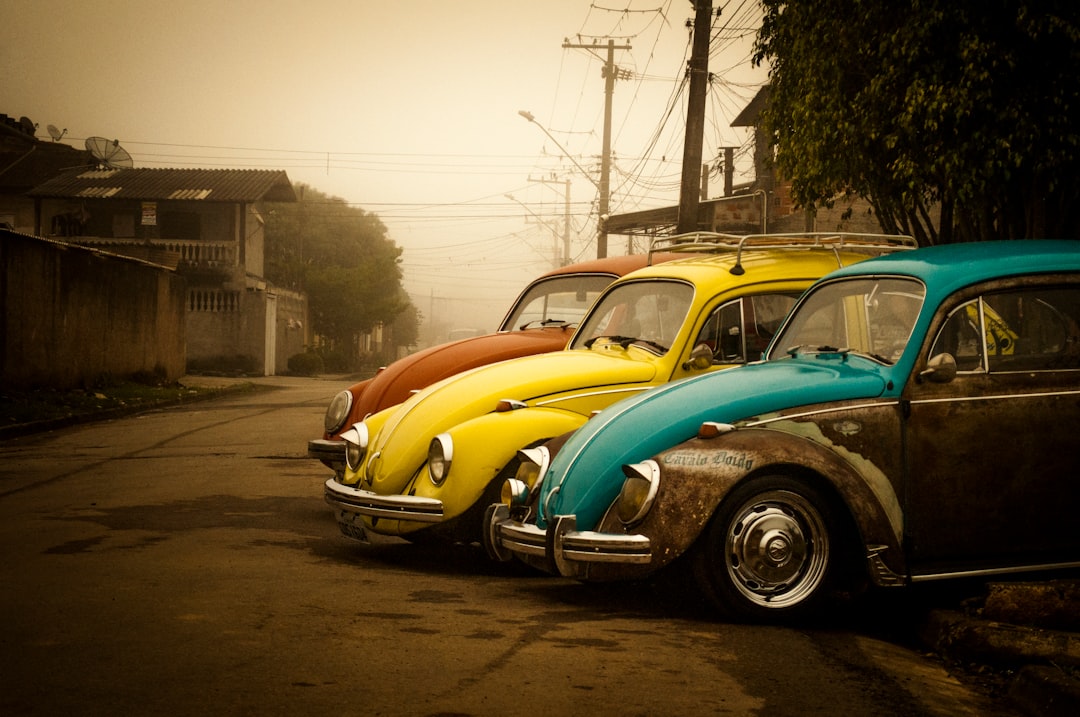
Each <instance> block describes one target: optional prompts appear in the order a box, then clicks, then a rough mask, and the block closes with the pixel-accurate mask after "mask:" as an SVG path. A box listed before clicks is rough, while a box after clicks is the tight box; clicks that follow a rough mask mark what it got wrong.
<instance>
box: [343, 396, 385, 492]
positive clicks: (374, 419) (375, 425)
mask: <svg viewBox="0 0 1080 717" xmlns="http://www.w3.org/2000/svg"><path fill="white" fill-rule="evenodd" d="M397 409H398V406H391V407H390V408H387V409H384V410H382V411H379V412H378V413H375V414H372V415H370V416H368V417H367V418H365V419H364V425H365V426H367V430H368V440H369V444H368V450H369V451H370V450H371V445H372V444H374V443H375V439H376V437H377V436H378V435H379V431H381V430H382V427H383V426H384V425H386V422H387V421H388V420H390V417H391V416H392V415H393V414H394V412H395V411H396V410H397ZM349 428H352V424H350V425H349V426H347V427H346V428H345V429H343V430H342V432H343V433H344V432H345V431H346V430H348V429H349ZM368 458H370V455H367V456H364V460H363V461H362V462H361V464H360V470H358V471H354V470H349V468H348V467H346V468H345V473H344V475H343V476H342V479H341V482H342V483H343V484H344V485H351V486H355V485H356V484H357V483H359V482H360V479H361V478H362V477H363V475H364V472H365V468H366V466H367V461H368Z"/></svg>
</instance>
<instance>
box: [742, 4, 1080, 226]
mask: <svg viewBox="0 0 1080 717" xmlns="http://www.w3.org/2000/svg"><path fill="white" fill-rule="evenodd" d="M761 2H762V6H763V8H764V20H763V23H762V27H761V30H760V31H759V34H758V38H757V44H756V47H755V52H754V62H755V63H758V64H761V63H764V62H768V64H769V66H770V95H769V105H768V106H767V107H766V109H765V110H764V112H763V122H764V128H765V131H766V134H767V135H768V136H769V137H770V139H771V141H772V143H773V148H774V152H775V161H776V166H777V169H778V170H779V171H780V173H781V174H783V175H784V176H786V177H789V178H790V179H791V181H792V191H793V193H794V198H795V201H796V202H797V203H799V204H800V205H802V206H806V207H814V206H819V205H826V206H828V205H830V204H831V202H832V201H833V200H834V199H835V198H836V197H837V196H840V195H848V196H851V195H854V196H858V197H862V198H864V199H866V200H868V201H869V202H870V204H871V206H872V207H873V209H874V211H875V213H876V214H877V215H878V218H879V220H880V222H881V224H882V227H883V228H884V229H886V230H887V231H903V232H906V233H911V234H914V235H915V236H916V238H917V239H918V240H919V242H920V243H921V244H934V243H947V242H951V241H974V240H981V239H994V238H1002V239H1005V238H1025V237H1038V236H1047V237H1062V238H1080V172H1078V169H1080V162H1078V160H1080V114H1078V113H1080V83H1078V82H1077V81H1076V73H1077V69H1076V68H1077V67H1080V3H1076V2H1075V0H817V1H816V2H790V1H788V0H761Z"/></svg>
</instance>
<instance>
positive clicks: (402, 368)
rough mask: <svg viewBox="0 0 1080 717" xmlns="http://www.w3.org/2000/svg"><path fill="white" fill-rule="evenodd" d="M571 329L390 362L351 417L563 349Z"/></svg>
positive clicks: (508, 334) (437, 349) (507, 335)
mask: <svg viewBox="0 0 1080 717" xmlns="http://www.w3.org/2000/svg"><path fill="white" fill-rule="evenodd" d="M573 333H574V331H573V328H570V327H566V328H545V329H525V330H523V331H503V332H500V333H496V334H487V335H484V336H475V337H471V338H467V339H461V340H460V341H451V342H450V343H445V344H440V345H438V346H432V347H431V348H428V349H424V350H423V351H418V352H416V353H414V354H410V355H408V356H406V357H404V358H401V359H398V360H397V361H394V362H393V363H392V364H390V365H389V366H387V367H386V368H384V369H383V370H382V371H380V372H379V373H378V374H376V375H375V377H374V378H373V379H372V380H371V383H370V384H369V385H368V386H367V387H366V389H365V390H364V392H363V393H362V394H361V395H360V396H359V397H358V399H357V408H356V409H355V410H354V415H357V416H361V417H362V416H366V415H368V414H372V413H378V412H379V411H381V410H383V409H384V408H389V407H390V406H396V405H397V404H399V403H402V402H403V401H405V400H406V399H407V398H409V396H411V395H412V393H413V391H416V390H418V389H421V388H424V387H426V386H430V385H431V384H433V383H436V382H437V381H441V380H443V379H444V378H447V377H449V376H453V375H454V374H456V373H461V372H462V371H467V370H469V369H472V368H476V367H477V366H484V365H486V364H489V363H494V362H496V361H505V360H507V359H513V358H519V357H521V356H531V355H533V354H541V353H548V352H551V351H559V350H561V349H563V348H566V344H567V342H568V341H569V340H570V337H571V336H572V335H573Z"/></svg>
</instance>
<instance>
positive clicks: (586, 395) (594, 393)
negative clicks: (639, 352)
mask: <svg viewBox="0 0 1080 717" xmlns="http://www.w3.org/2000/svg"><path fill="white" fill-rule="evenodd" d="M655 385H657V384H650V385H648V386H637V387H634V388H610V389H607V390H605V391H586V392H585V393H575V394H572V395H569V396H560V397H559V398H552V399H548V400H546V401H537V402H536V403H535V404H533V405H534V406H536V407H538V408H539V407H541V406H551V405H554V404H558V403H563V402H565V401H576V400H578V399H580V398H592V397H593V396H607V395H610V394H613V393H615V394H618V393H641V392H642V391H644V390H645V389H647V388H652V387H653V386H655Z"/></svg>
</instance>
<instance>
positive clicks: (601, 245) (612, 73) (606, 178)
mask: <svg viewBox="0 0 1080 717" xmlns="http://www.w3.org/2000/svg"><path fill="white" fill-rule="evenodd" d="M705 42H706V47H707V46H708V35H706V41H705ZM563 49H581V50H595V49H596V45H574V44H571V43H570V42H569V41H568V40H564V41H563ZM629 49H631V47H630V45H629V44H626V45H620V46H618V47H616V46H615V41H614V40H608V41H607V59H606V60H605V61H604V67H603V69H602V70H601V75H602V76H603V78H604V148H603V150H602V154H601V155H600V206H599V208H598V210H597V213H598V214H599V217H598V218H597V228H596V258H597V259H603V258H604V257H605V256H607V238H608V234H607V229H606V228H605V227H604V224H605V223H606V222H607V218H608V211H609V208H608V207H609V204H610V203H611V97H612V95H614V94H615V80H616V78H618V79H621V80H625V79H628V78H629V77H630V72H629V71H628V70H620V69H619V68H618V67H617V66H616V65H615V50H629ZM703 131H704V130H703ZM699 154H700V152H699Z"/></svg>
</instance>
